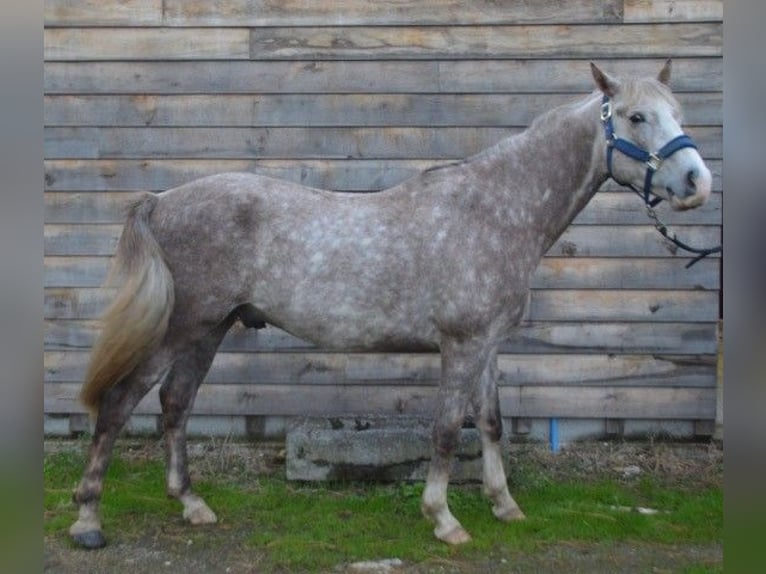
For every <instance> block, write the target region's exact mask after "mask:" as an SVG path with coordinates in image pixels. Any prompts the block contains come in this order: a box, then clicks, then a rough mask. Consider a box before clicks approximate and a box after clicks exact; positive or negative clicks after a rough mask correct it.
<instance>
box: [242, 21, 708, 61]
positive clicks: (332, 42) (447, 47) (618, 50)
mask: <svg viewBox="0 0 766 574" xmlns="http://www.w3.org/2000/svg"><path fill="white" fill-rule="evenodd" d="M722 32H723V26H722V25H721V24H720V23H719V22H712V23H686V22H681V23H675V24H633V25H624V24H623V25H582V26H569V25H554V26H524V25H522V26H459V27H448V26H438V27H417V26H411V27H392V26H375V27H321V28H293V27H290V28H256V29H252V31H251V37H250V56H251V58H252V59H253V60H358V59H361V60H370V59H406V60H415V59H434V60H436V59H451V60H455V59H473V58H523V59H530V58H613V57H623V58H624V57H638V56H641V57H650V58H651V57H655V58H659V57H663V56H667V55H668V54H671V55H673V56H675V57H677V58H680V57H685V56H687V57H688V56H694V57H700V56H720V55H721V53H722V47H723V34H722Z"/></svg>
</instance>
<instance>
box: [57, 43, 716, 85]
mask: <svg viewBox="0 0 766 574" xmlns="http://www.w3.org/2000/svg"><path fill="white" fill-rule="evenodd" d="M670 53H671V54H673V53H674V52H673V51H671V52H670ZM666 57H667V54H663V57H659V58H652V59H646V58H635V59H612V58H609V60H610V61H609V62H600V63H602V64H604V65H605V67H606V68H608V69H609V70H613V71H615V72H619V73H620V74H623V75H647V74H656V73H657V71H658V70H659V69H660V68H661V67H662V64H663V61H664V58H666ZM605 59H607V58H606V57H605V58H604V60H605ZM44 72H45V75H44V80H43V81H44V88H45V93H46V94H115V93H120V94H238V93H239V94H259V93H271V94H276V93H286V94H302V93H336V94H337V93H340V94H343V93H439V92H441V93H465V92H479V93H541V92H566V93H570V94H584V93H588V92H590V91H591V90H592V89H593V79H592V77H591V75H590V72H589V70H588V67H587V64H586V63H585V62H583V61H581V60H567V59H554V60H550V59H540V60H521V59H515V58H514V59H511V60H459V61H449V60H446V61H385V60H384V61H377V62H365V61H356V62H354V61H345V62H344V61H337V62H332V61H316V60H312V61H305V62H279V61H275V62H242V61H209V62H208V61H197V62H183V61H178V62H161V61H157V62H48V63H46V64H45V66H44ZM672 85H673V89H674V90H675V91H676V92H721V91H723V65H722V59H721V58H706V57H699V55H695V56H690V57H688V58H677V59H676V60H675V61H674V63H673V80H672Z"/></svg>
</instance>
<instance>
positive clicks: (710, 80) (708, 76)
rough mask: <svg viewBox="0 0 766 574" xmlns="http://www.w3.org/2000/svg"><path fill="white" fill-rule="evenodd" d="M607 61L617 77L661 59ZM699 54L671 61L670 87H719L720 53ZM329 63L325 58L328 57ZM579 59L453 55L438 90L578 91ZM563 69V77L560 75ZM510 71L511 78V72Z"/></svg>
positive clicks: (581, 78)
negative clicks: (481, 58) (464, 57)
mask: <svg viewBox="0 0 766 574" xmlns="http://www.w3.org/2000/svg"><path fill="white" fill-rule="evenodd" d="M668 54H675V52H674V51H672V50H671V51H670V52H669V53H666V54H665V55H664V57H662V58H658V59H644V58H640V59H636V60H625V59H619V60H613V59H611V58H610V57H609V56H607V55H604V56H603V57H599V58H596V59H597V61H598V63H599V64H601V65H602V66H603V67H604V68H605V69H607V70H609V71H614V73H619V74H621V75H623V76H647V75H649V76H651V75H655V74H657V71H658V70H659V69H660V68H661V67H662V65H663V62H664V61H665V60H666V59H667V56H668ZM699 56H701V55H700V54H695V56H690V57H688V58H678V57H676V59H674V60H673V77H672V79H671V86H672V88H673V90H674V91H675V92H676V93H680V92H710V91H714V92H719V91H723V81H722V74H723V61H722V58H703V57H699ZM328 64H329V62H328ZM583 65H584V62H583V61H581V60H561V61H558V60H529V61H527V60H484V61H470V60H465V61H461V60H456V61H444V62H439V78H440V84H439V86H440V89H441V91H443V92H448V93H449V92H544V91H554V92H558V91H565V92H574V93H582V92H588V91H589V90H591V89H592V88H593V84H592V80H591V78H589V77H588V75H587V74H583V71H584V70H583ZM560 74H563V76H560ZM513 76H515V77H513Z"/></svg>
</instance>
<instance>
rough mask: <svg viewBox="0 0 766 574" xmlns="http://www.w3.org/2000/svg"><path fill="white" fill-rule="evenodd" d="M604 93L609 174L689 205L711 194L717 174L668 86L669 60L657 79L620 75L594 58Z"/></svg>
mask: <svg viewBox="0 0 766 574" xmlns="http://www.w3.org/2000/svg"><path fill="white" fill-rule="evenodd" d="M591 71H592V72H593V78H594V79H595V81H596V86H597V87H598V89H599V90H601V92H602V94H603V102H602V108H601V121H602V124H603V127H604V131H605V134H606V139H607V149H606V152H605V156H606V161H607V169H608V171H609V175H610V176H612V178H614V179H615V181H617V182H619V183H621V184H623V185H627V186H630V187H632V188H633V189H635V190H641V191H642V193H643V194H644V199H645V201H646V202H647V203H649V202H650V201H651V199H650V195H649V194H650V193H651V194H653V195H655V196H656V197H660V198H662V199H665V200H667V201H668V202H669V203H670V205H671V206H672V207H673V209H677V210H681V209H690V208H692V207H698V206H700V205H702V204H703V203H705V201H706V200H707V198H708V197H709V196H710V187H711V183H712V177H711V175H710V170H709V169H708V168H707V166H706V165H705V162H703V161H702V158H701V157H700V154H699V153H698V152H697V149H696V147H695V146H694V143H693V142H692V140H691V138H689V137H688V136H686V135H685V134H684V133H683V130H682V129H681V108H680V106H679V105H678V102H677V101H676V99H675V98H674V97H673V94H672V93H671V92H670V88H669V87H668V82H669V80H670V60H668V61H667V63H666V64H665V66H664V67H663V68H662V70H661V71H660V73H659V75H658V76H657V78H656V79H655V78H646V79H618V78H614V77H612V76H610V75H608V74H606V73H604V72H602V71H601V70H600V69H599V68H598V67H597V66H596V65H595V64H592V63H591Z"/></svg>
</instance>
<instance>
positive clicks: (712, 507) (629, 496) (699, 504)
mask: <svg viewBox="0 0 766 574" xmlns="http://www.w3.org/2000/svg"><path fill="white" fill-rule="evenodd" d="M84 462H85V457H84V455H83V454H79V453H68V452H62V453H57V454H51V455H47V456H46V457H45V465H44V472H45V501H44V504H45V532H46V534H47V535H52V536H60V537H62V538H65V537H66V536H67V534H66V532H67V528H68V527H69V525H70V524H71V522H72V521H73V520H74V519H75V516H76V512H75V509H74V506H73V505H72V503H71V493H72V490H73V488H74V487H75V486H76V484H77V481H78V480H79V476H80V473H81V472H82V468H83V464H84ZM514 478H515V479H516V481H517V483H516V484H515V485H514V486H513V488H512V492H513V494H514V497H515V498H516V500H517V502H518V503H519V504H520V506H521V507H522V508H523V509H524V511H525V513H526V514H527V517H528V518H527V520H525V521H522V522H518V523H514V524H511V525H507V524H502V523H500V522H498V521H496V520H494V519H493V518H492V516H491V513H490V511H489V504H488V502H487V501H486V499H485V498H484V497H483V496H482V495H481V493H480V490H479V488H478V486H471V487H467V486H463V487H452V488H451V489H450V493H449V496H450V506H451V508H452V510H453V513H454V514H455V515H456V516H457V517H458V518H459V519H460V520H461V522H462V523H463V525H464V526H465V527H466V529H467V530H468V531H469V532H471V534H472V536H473V542H471V543H470V544H467V545H464V546H462V547H459V548H450V547H448V546H446V545H444V544H442V543H440V542H438V541H436V540H435V539H434V538H433V536H432V532H431V525H430V524H429V523H428V522H427V521H426V520H424V519H423V518H422V516H421V514H420V510H419V506H420V495H421V493H422V485H421V484H394V485H370V484H354V483H349V484H330V485H327V484H320V485H316V484H296V483H288V482H286V481H285V480H283V479H281V478H273V477H256V478H253V477H250V478H249V479H248V480H247V481H242V483H241V484H237V483H236V481H232V480H231V478H230V477H228V478H227V477H226V476H222V477H221V478H220V480H219V479H218V478H216V480H215V482H213V481H211V480H203V481H200V482H199V483H198V484H197V487H196V488H197V491H198V492H199V493H200V494H201V495H202V496H203V497H204V498H205V499H206V500H207V502H208V504H209V505H210V507H211V508H213V509H214V510H215V512H216V513H217V514H218V517H219V520H220V522H219V525H218V526H216V527H215V528H218V529H219V530H220V531H222V532H223V533H224V534H225V532H226V529H243V531H244V532H246V534H245V535H244V540H245V543H246V544H247V545H250V546H251V547H252V548H254V549H255V548H257V549H258V550H259V551H260V552H262V553H263V554H264V555H265V558H264V559H263V560H264V562H263V563H262V565H263V566H267V565H269V564H271V565H279V566H280V567H282V568H287V569H290V570H317V569H331V568H332V567H334V566H336V565H337V564H340V563H344V562H350V561H356V560H369V559H374V558H384V557H393V556H396V557H398V558H400V559H402V560H405V561H408V562H413V563H420V562H424V561H434V560H436V561H439V560H453V559H470V558H472V557H480V556H486V555H488V554H492V553H494V552H502V553H505V554H507V553H510V554H511V555H512V554H514V553H518V552H534V551H537V550H540V549H542V548H545V547H546V546H547V545H551V544H554V543H562V542H563V543H570V544H580V543H590V542H594V543H603V542H610V541H615V542H617V541H630V542H641V543H657V544H708V543H714V542H717V541H720V540H722V532H723V500H722V498H723V497H722V491H721V489H720V488H712V487H710V488H705V489H701V490H693V491H692V490H689V489H685V488H682V487H668V486H661V485H659V484H657V483H656V482H654V481H653V480H652V479H651V478H644V479H643V480H640V481H638V482H635V483H632V484H621V483H619V482H617V481H607V480H603V479H601V480H598V481H595V482H576V483H575V482H561V481H559V482H554V481H552V480H545V479H540V477H539V476H537V475H529V476H527V477H526V478H525V477H524V476H515V477H514ZM163 482H164V468H163V464H162V462H161V461H146V460H130V461H124V460H122V459H120V457H119V456H117V457H115V459H114V460H113V463H112V465H111V467H110V470H109V474H108V476H107V480H106V483H105V492H104V504H103V508H102V513H103V525H104V529H105V531H106V533H107V536H109V535H111V536H117V535H119V536H120V537H121V538H124V539H131V538H134V539H137V538H139V537H141V536H145V535H146V532H147V530H150V531H151V530H153V531H155V532H163V529H165V530H164V532H167V528H168V527H167V526H166V525H167V524H168V523H169V524H171V525H174V524H175V525H177V528H178V529H186V530H183V532H184V534H183V535H184V536H188V537H195V536H196V537H198V538H199V539H200V540H203V539H204V538H205V537H206V536H209V535H210V532H211V531H210V530H208V531H205V530H197V531H195V529H193V528H192V527H186V526H184V525H182V524H181V521H180V505H179V504H178V503H177V502H176V501H173V500H169V499H168V498H167V497H166V496H165V492H164V485H163ZM613 506H614V507H616V506H619V507H637V506H643V507H650V508H654V509H658V510H660V511H661V512H660V513H658V514H654V515H642V514H638V513H635V512H622V511H618V510H615V509H613V508H612V507H613ZM163 525H165V526H163ZM195 532H198V533H199V534H195ZM700 568H701V569H689V570H688V572H690V573H691V572H710V571H715V570H710V569H709V568H704V567H700Z"/></svg>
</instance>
